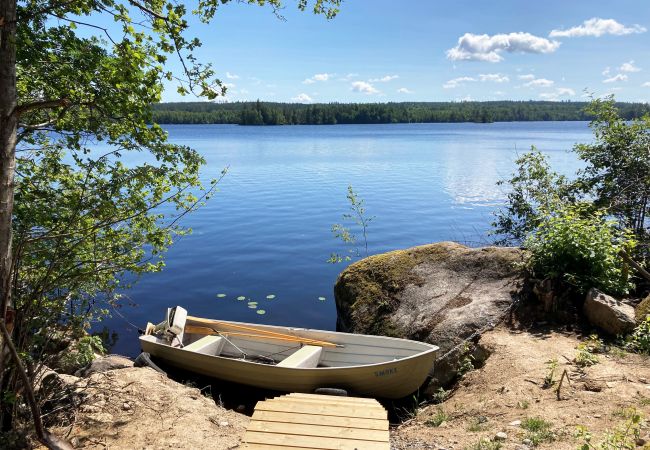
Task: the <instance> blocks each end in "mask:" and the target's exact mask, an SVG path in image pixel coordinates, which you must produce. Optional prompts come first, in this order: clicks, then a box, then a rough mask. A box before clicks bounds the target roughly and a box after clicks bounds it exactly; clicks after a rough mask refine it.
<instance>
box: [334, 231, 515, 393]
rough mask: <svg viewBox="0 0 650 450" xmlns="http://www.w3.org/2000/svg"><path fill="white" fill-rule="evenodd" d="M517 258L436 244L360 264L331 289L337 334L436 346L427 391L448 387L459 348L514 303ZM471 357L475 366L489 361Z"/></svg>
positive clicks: (509, 252) (511, 251)
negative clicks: (385, 338) (418, 341)
mask: <svg viewBox="0 0 650 450" xmlns="http://www.w3.org/2000/svg"><path fill="white" fill-rule="evenodd" d="M523 256H524V253H523V251H522V250H520V249H517V248H506V247H485V248H469V247H466V246H464V245H460V244H456V243H452V242H440V243H436V244H430V245H423V246H419V247H413V248H409V249H406V250H397V251H393V252H389V253H384V254H380V255H374V256H371V257H369V258H365V259H362V260H361V261H358V262H356V263H354V264H352V265H350V266H349V267H348V268H346V269H345V270H344V271H343V272H341V274H340V275H339V277H338V280H337V282H336V285H335V287H334V293H335V299H336V308H337V329H338V330H339V331H347V332H353V333H363V334H375V335H384V336H393V337H401V338H407V339H415V340H420V341H425V342H430V343H433V344H435V345H438V346H439V347H440V351H439V359H438V360H437V361H436V366H435V371H434V373H433V376H434V379H433V383H432V385H431V388H432V389H433V388H435V387H437V386H441V385H445V384H448V383H449V382H450V381H452V380H453V379H454V378H455V377H456V375H457V369H458V367H459V361H460V360H461V359H463V358H465V357H467V356H468V355H467V353H464V345H463V342H464V341H465V340H467V339H468V338H470V337H476V335H475V333H476V334H478V332H480V331H481V330H484V329H488V328H489V327H491V326H494V325H496V324H497V323H498V322H500V321H501V320H502V318H503V316H504V315H505V313H506V312H507V311H508V309H509V308H510V306H511V305H512V304H513V301H514V300H515V299H517V298H518V297H519V293H520V290H521V286H522V284H523V281H524V274H523V272H522V271H521V269H520V265H518V263H520V262H521V261H522V260H523ZM477 349H478V351H479V352H480V353H482V354H479V353H477V352H476V350H477ZM472 350H473V351H474V352H475V353H473V354H472V356H474V358H475V359H474V361H473V363H474V365H475V366H476V364H479V363H480V362H481V358H482V360H484V359H485V358H486V357H487V355H489V351H488V350H486V349H484V348H481V347H480V346H479V347H478V348H477V347H474V348H473V349H472Z"/></svg>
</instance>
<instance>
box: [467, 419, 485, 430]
mask: <svg viewBox="0 0 650 450" xmlns="http://www.w3.org/2000/svg"><path fill="white" fill-rule="evenodd" d="M485 428H486V425H485V419H484V420H483V421H481V419H479V418H478V417H475V418H473V419H472V421H471V422H470V423H469V425H467V431H470V432H472V433H476V432H479V431H485Z"/></svg>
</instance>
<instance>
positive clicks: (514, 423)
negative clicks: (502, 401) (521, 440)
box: [508, 420, 521, 427]
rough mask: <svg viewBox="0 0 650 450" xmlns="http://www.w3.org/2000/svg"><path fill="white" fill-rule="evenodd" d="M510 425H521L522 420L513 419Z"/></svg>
mask: <svg viewBox="0 0 650 450" xmlns="http://www.w3.org/2000/svg"><path fill="white" fill-rule="evenodd" d="M508 425H510V426H511V427H518V426H519V425H521V420H513V421H512V422H510V423H509V424H508Z"/></svg>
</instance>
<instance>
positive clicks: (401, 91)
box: [397, 87, 413, 94]
mask: <svg viewBox="0 0 650 450" xmlns="http://www.w3.org/2000/svg"><path fill="white" fill-rule="evenodd" d="M397 92H398V93H400V94H412V93H413V91H411V90H410V89H407V88H405V87H403V88H399V89H398V90H397Z"/></svg>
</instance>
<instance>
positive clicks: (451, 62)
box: [164, 0, 650, 103]
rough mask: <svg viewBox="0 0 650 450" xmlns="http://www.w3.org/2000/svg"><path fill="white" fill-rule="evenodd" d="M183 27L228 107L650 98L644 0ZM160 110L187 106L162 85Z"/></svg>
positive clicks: (239, 20)
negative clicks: (223, 87)
mask: <svg viewBox="0 0 650 450" xmlns="http://www.w3.org/2000/svg"><path fill="white" fill-rule="evenodd" d="M282 13H283V15H284V16H285V17H286V19H287V20H286V21H281V20H278V19H277V18H276V17H275V16H274V15H273V14H272V12H271V10H270V9H269V8H265V7H262V8H260V7H258V6H249V5H245V4H238V3H233V4H227V5H224V6H222V7H220V8H219V11H218V12H217V14H216V16H215V19H214V20H213V22H212V23H211V24H209V25H204V24H200V23H198V22H197V23H192V29H191V32H192V33H193V34H195V35H197V36H198V37H199V38H200V39H201V40H202V41H203V47H202V48H201V49H200V50H199V51H198V52H197V56H199V58H200V59H201V60H202V61H204V62H211V63H212V64H213V65H214V67H215V69H216V71H217V73H218V74H219V76H220V78H221V79H222V80H223V81H224V82H225V83H228V86H229V92H228V94H227V99H228V100H231V101H234V100H255V99H258V98H259V99H261V100H267V101H283V102H304V103H309V102H332V101H337V102H386V101H449V100H499V99H514V100H529V99H532V100H544V99H548V100H584V98H585V97H584V96H585V90H586V91H588V92H590V93H594V94H595V95H598V96H600V95H605V94H609V93H613V94H615V96H616V98H617V99H619V100H623V101H644V102H648V101H650V0H607V1H605V0H570V1H567V0H561V1H558V0H545V1H523V0H516V1H515V0H493V1H487V0H454V1H450V0H445V1H442V0H439V1H438V0H400V1H395V0H390V1H388V0H347V1H344V3H343V5H342V7H341V12H340V13H339V15H338V16H337V17H336V18H335V19H334V20H331V21H327V20H325V19H324V18H323V17H321V16H314V15H313V14H311V13H307V12H305V13H300V12H298V11H297V8H296V7H295V2H291V0H288V1H287V6H286V8H285V10H284V11H283V12H282ZM164 100H165V101H190V100H195V99H194V98H193V97H190V96H186V97H181V96H179V95H178V94H176V92H175V88H174V87H173V86H171V85H170V86H168V87H167V88H166V90H165V94H164Z"/></svg>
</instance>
